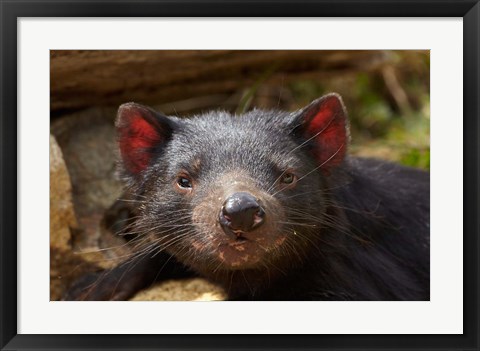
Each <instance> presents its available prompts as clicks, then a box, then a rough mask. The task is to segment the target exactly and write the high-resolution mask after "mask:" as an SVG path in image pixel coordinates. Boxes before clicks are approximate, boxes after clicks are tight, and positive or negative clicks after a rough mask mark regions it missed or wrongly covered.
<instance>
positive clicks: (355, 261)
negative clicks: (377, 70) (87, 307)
mask: <svg viewBox="0 0 480 351" xmlns="http://www.w3.org/2000/svg"><path fill="white" fill-rule="evenodd" d="M116 129H117V134H118V145H119V150H120V155H121V157H120V162H119V164H120V173H121V176H122V178H123V180H124V181H125V184H126V189H127V193H128V194H129V195H128V196H129V198H130V201H128V202H122V203H116V204H115V205H114V206H113V207H112V209H111V210H110V214H111V212H112V211H117V210H118V211H120V212H121V211H123V213H124V214H125V211H127V213H128V215H127V216H125V215H124V216H123V217H126V219H127V220H126V221H125V223H128V226H126V227H125V228H124V231H125V232H126V233H127V234H128V233H130V234H131V235H134V236H135V240H136V241H135V242H134V243H135V244H134V245H133V246H134V247H136V249H137V252H136V253H135V254H134V255H133V258H129V259H128V260H126V261H125V262H124V263H123V264H120V265H119V266H117V267H116V268H113V269H111V270H108V271H103V272H97V273H92V274H89V275H87V276H84V277H82V278H81V279H79V280H78V281H77V282H76V283H75V284H74V285H73V286H72V287H71V289H70V290H69V291H68V292H67V293H66V295H65V297H64V299H66V300H74V299H76V300H123V299H128V298H129V297H131V296H132V295H133V294H135V293H136V292H137V291H138V290H140V289H142V288H144V287H146V286H149V285H150V284H151V283H152V282H154V281H160V280H165V279H171V278H183V277H189V276H195V275H197V276H202V277H204V278H206V279H208V280H210V281H212V282H214V283H216V284H219V285H221V286H223V287H224V288H225V291H226V292H227V294H228V297H229V299H232V300H428V299H429V296H430V282H429V275H430V273H429V267H430V254H429V221H430V219H429V218H430V190H429V174H428V172H424V171H420V170H416V169H412V168H407V167H402V166H399V165H396V164H392V163H388V162H384V161H377V160H372V159H361V158H354V157H348V156H347V155H346V153H347V146H348V142H349V131H348V121H347V115H346V110H345V107H344V105H343V102H342V100H341V98H340V96H339V95H337V94H329V95H326V96H323V97H321V98H319V99H317V100H315V101H313V102H312V103H311V104H310V105H308V106H307V107H305V108H303V109H301V110H299V111H295V112H282V111H273V110H253V111H250V112H248V113H245V114H243V115H232V114H230V113H227V112H218V111H217V112H209V113H205V114H201V115H198V116H193V117H192V118H189V119H180V118H176V117H167V116H164V115H161V114H160V113H158V112H155V111H154V110H152V109H150V108H148V107H145V106H142V105H138V104H135V103H127V104H124V105H122V106H120V108H119V111H118V116H117V120H116Z"/></svg>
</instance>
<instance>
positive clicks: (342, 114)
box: [293, 93, 349, 172]
mask: <svg viewBox="0 0 480 351" xmlns="http://www.w3.org/2000/svg"><path fill="white" fill-rule="evenodd" d="M295 125H296V127H295V128H294V130H293V133H294V135H296V136H298V137H300V140H301V141H302V142H303V143H305V145H304V146H302V147H305V148H306V149H309V150H310V152H311V153H312V154H313V156H314V158H315V160H316V161H317V163H318V165H319V168H320V169H321V170H322V171H327V172H328V170H330V169H332V167H335V166H337V165H338V164H340V163H341V162H342V161H343V159H344V158H345V153H346V151H347V145H348V141H349V133H348V121H347V111H346V110H345V107H344V105H343V102H342V98H341V97H340V95H338V94H335V93H331V94H328V95H325V96H322V97H321V98H319V99H317V100H315V101H313V102H312V103H311V104H310V105H308V106H307V107H305V108H304V109H303V110H301V111H300V113H299V114H298V116H297V117H296V119H295Z"/></svg>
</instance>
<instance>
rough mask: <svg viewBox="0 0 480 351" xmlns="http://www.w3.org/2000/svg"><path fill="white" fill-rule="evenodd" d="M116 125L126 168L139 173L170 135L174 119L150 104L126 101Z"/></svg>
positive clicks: (130, 171) (119, 112) (123, 163)
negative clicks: (154, 108) (147, 105)
mask: <svg viewBox="0 0 480 351" xmlns="http://www.w3.org/2000/svg"><path fill="white" fill-rule="evenodd" d="M115 127H116V128H117V137H118V145H119V148H120V154H121V157H122V160H121V161H122V165H123V168H124V169H125V170H126V171H127V172H128V173H130V174H138V173H140V172H142V171H144V170H145V169H146V168H147V167H148V166H149V165H150V163H151V161H152V158H153V157H154V156H155V152H156V151H158V150H159V148H160V147H161V146H162V145H163V144H164V143H165V142H167V141H168V140H169V139H170V137H171V135H172V132H173V128H174V122H173V121H172V120H171V119H169V118H168V117H165V116H163V115H161V114H159V113H158V112H156V111H154V110H152V109H151V108H149V107H146V106H142V105H139V104H135V103H127V104H123V105H121V106H120V108H119V109H118V113H117V120H116V122H115Z"/></svg>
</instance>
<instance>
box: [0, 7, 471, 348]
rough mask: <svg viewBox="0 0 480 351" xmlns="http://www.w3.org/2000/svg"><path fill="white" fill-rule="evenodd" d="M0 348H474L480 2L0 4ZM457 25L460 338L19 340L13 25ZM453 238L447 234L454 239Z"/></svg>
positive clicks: (28, 337) (21, 337) (32, 337)
mask: <svg viewBox="0 0 480 351" xmlns="http://www.w3.org/2000/svg"><path fill="white" fill-rule="evenodd" d="M0 11H1V20H0V21H1V39H0V41H1V59H0V60H1V62H0V64H1V77H2V78H1V86H0V87H1V95H0V106H1V118H0V133H1V134H0V151H1V156H0V157H1V158H0V160H1V164H0V179H1V182H0V194H1V197H0V198H1V201H0V211H1V219H0V228H1V229H0V230H1V231H0V250H1V260H0V274H1V275H0V287H1V288H0V289H1V290H0V292H1V296H0V311H1V319H0V323H1V324H0V347H1V349H2V350H24V349H32V350H63V349H65V350H73V349H75V350H97V349H98V350H104V349H110V350H147V349H148V350H154V349H158V350H164V349H179V350H180V349H187V348H188V349H190V348H198V349H208V350H209V349H222V350H224V349H234V348H235V349H237V350H243V349H245V350H246V349H328V350H333V349H351V350H353V349H355V350H357V349H364V350H372V349H389V350H400V349H401V350H404V349H417V350H418V349H430V350H432V349H433V350H440V349H449V350H460V349H461V350H479V348H480V343H479V336H480V329H479V325H480V324H479V304H478V296H479V290H478V282H479V259H478V254H479V240H478V234H479V221H478V217H477V216H478V213H479V212H478V203H479V196H478V195H479V193H478V177H479V162H478V159H479V154H478V153H479V146H480V145H479V140H480V138H479V135H480V133H479V123H478V119H479V100H480V91H479V82H480V75H479V65H480V64H479V63H480V57H479V53H480V50H479V44H480V35H479V34H480V23H479V18H480V4H479V0H430V1H429V0H422V1H409V0H404V1H401V0H390V1H388V0H357V1H355V0H342V1H340V0H328V1H322V0H310V1H309V0H299V1H295V0H283V1H276V0H272V1H269V0H258V1H249V0H234V1H232V0H230V1H229V0H225V1H220V0H217V1H215V0H197V1H195V0H170V1H168V0H167V1H162V0H150V1H145V0H143V1H142V0H140V1H135V0H123V1H105V0H104V1H98V2H94V1H89V0H77V1H62V2H59V1H48V0H30V1H18V2H16V1H13V0H0ZM57 16H58V17H145V16H148V17H154V16H159V17H173V16H182V17H202V16H209V17H243V16H249V17H259V16H265V17H277V16H278V17H293V16H298V17H312V16H318V17H333V16H340V17H363V16H368V17H380V16H381V17H463V64H464V73H463V79H464V81H463V88H464V96H463V103H464V115H463V122H464V159H463V161H464V204H463V205H464V276H463V281H464V333H463V334H462V335H348V336H347V335H275V336H273V335H188V336H186V335H24V334H18V335H17V309H16V306H17V289H16V288H17V271H16V264H17V242H16V232H17V212H16V211H17V119H16V115H17V95H16V94H17V76H16V73H17V18H18V17H57ZM458 234H459V233H452V235H458Z"/></svg>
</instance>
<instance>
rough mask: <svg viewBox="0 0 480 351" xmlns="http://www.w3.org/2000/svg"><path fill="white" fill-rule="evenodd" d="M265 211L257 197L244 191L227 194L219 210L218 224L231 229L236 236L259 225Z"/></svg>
mask: <svg viewBox="0 0 480 351" xmlns="http://www.w3.org/2000/svg"><path fill="white" fill-rule="evenodd" d="M264 218H265V212H264V211H263V208H262V207H261V206H260V204H259V203H258V201H257V199H255V197H254V196H253V195H252V194H250V193H246V192H238V193H234V194H233V195H231V196H229V197H228V198H227V199H226V200H225V202H224V203H223V206H222V210H221V211H220V224H221V225H222V226H223V227H224V228H228V229H230V230H231V231H233V232H234V233H235V234H236V235H237V236H240V235H241V233H242V232H248V231H251V230H253V229H254V228H256V227H258V226H259V225H261V224H262V223H263V221H264Z"/></svg>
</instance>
